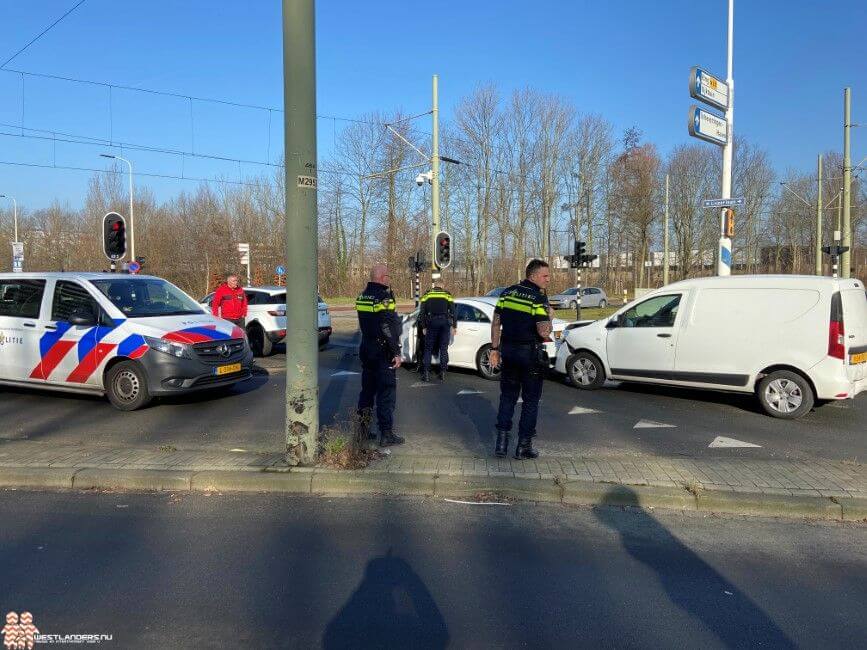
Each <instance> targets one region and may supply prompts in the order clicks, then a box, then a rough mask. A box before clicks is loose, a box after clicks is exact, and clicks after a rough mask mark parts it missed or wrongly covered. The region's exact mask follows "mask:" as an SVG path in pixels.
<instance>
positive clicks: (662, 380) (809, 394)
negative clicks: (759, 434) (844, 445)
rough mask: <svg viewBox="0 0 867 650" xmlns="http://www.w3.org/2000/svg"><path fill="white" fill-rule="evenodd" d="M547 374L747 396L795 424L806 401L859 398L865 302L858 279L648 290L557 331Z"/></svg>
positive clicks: (742, 281) (745, 280)
mask: <svg viewBox="0 0 867 650" xmlns="http://www.w3.org/2000/svg"><path fill="white" fill-rule="evenodd" d="M555 367H556V370H557V371H558V372H561V373H564V374H566V375H568V376H569V378H570V380H571V382H572V384H573V385H574V386H575V387H577V388H583V389H594V388H599V387H600V386H602V384H603V383H604V382H605V380H606V378H607V379H616V380H626V381H636V382H644V383H655V384H670V385H675V386H688V387H693V388H709V389H715V390H726V391H736V392H741V393H754V394H755V395H756V396H757V397H758V399H759V402H760V403H761V405H762V407H763V408H764V409H765V411H766V412H767V413H768V414H770V415H772V416H774V417H779V418H797V417H800V416H802V415H804V414H805V413H806V412H808V411H809V410H810V409H811V408H812V406H813V404H814V402H815V401H816V400H840V399H846V398H853V397H855V396H856V395H857V394H858V393H860V392H862V391H865V390H867V298H865V293H864V285H863V284H862V283H861V282H860V281H859V280H854V279H851V280H849V279H845V280H844V279H835V278H826V277H819V276H791V275H789V276H773V275H753V276H749V275H739V276H731V277H711V278H697V279H693V280H685V281H683V282H677V283H675V284H670V285H668V286H665V287H662V288H661V289H657V290H655V291H653V292H652V293H650V294H648V295H646V296H644V297H643V298H642V299H641V300H639V301H636V302H632V303H630V304H628V305H626V306H624V307H622V308H621V309H620V310H619V311H618V312H616V313H615V314H614V315H613V316H612V317H610V318H606V319H602V320H599V321H596V322H594V323H591V324H589V325H586V326H584V327H577V328H574V329H572V330H570V331H569V332H567V334H566V336H565V337H564V340H563V342H562V344H561V347H560V350H559V352H558V354H557V363H556V366H555Z"/></svg>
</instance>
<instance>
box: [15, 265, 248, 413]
mask: <svg viewBox="0 0 867 650" xmlns="http://www.w3.org/2000/svg"><path fill="white" fill-rule="evenodd" d="M252 367H253V353H252V352H251V351H250V346H249V344H248V342H247V338H246V335H245V334H244V331H243V330H242V329H241V328H240V327H237V326H235V325H233V324H232V323H230V322H228V321H225V320H222V319H220V318H216V317H214V316H212V315H211V314H208V313H206V312H205V311H204V310H203V309H202V307H201V306H200V305H199V304H198V303H196V301H195V300H193V299H192V298H190V297H189V296H188V295H187V294H185V293H184V292H183V291H181V290H180V289H178V288H177V287H176V286H174V285H173V284H171V283H170V282H167V281H166V280H163V279H161V278H156V277H150V276H145V275H125V274H118V273H0V384H5V385H18V386H32V387H37V388H47V389H53V390H63V391H72V392H90V393H93V392H95V393H104V394H105V395H106V396H107V397H108V399H109V401H110V402H111V403H112V404H113V405H114V406H115V407H116V408H118V409H121V410H124V411H132V410H135V409H138V408H141V407H142V406H144V405H145V404H147V403H148V402H149V401H150V400H151V398H152V397H153V396H156V395H171V394H178V393H186V392H191V391H197V390H203V389H209V388H218V387H222V386H228V385H231V384H234V383H235V382H238V381H241V380H244V379H248V378H249V377H250V376H251V374H252Z"/></svg>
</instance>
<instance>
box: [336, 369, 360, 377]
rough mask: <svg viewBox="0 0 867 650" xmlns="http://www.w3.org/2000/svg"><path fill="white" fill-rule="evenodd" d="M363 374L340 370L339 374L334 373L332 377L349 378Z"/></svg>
mask: <svg viewBox="0 0 867 650" xmlns="http://www.w3.org/2000/svg"><path fill="white" fill-rule="evenodd" d="M358 374H361V373H358V372H354V371H352V370H340V371H339V372H332V373H331V376H332V377H348V376H349V375H358Z"/></svg>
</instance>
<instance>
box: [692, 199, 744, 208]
mask: <svg viewBox="0 0 867 650" xmlns="http://www.w3.org/2000/svg"><path fill="white" fill-rule="evenodd" d="M745 202H746V201H745V200H744V197H742V196H737V197H735V198H731V199H705V200H704V201H702V205H703V206H704V207H706V208H730V207H735V206H742V205H743V204H744V203H745Z"/></svg>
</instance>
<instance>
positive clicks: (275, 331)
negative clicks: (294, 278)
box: [201, 286, 331, 357]
mask: <svg viewBox="0 0 867 650" xmlns="http://www.w3.org/2000/svg"><path fill="white" fill-rule="evenodd" d="M244 293H246V294H247V302H248V303H249V305H248V307H247V338H248V340H249V341H250V347H251V348H252V349H253V353H254V354H255V355H256V356H260V357H267V356H269V355H271V354H273V353H274V346H275V345H276V344H277V343H283V342H284V341H285V339H286V287H278V286H262V287H244ZM213 298H214V294H213V293H210V294H208V295H207V296H205V297H204V298H203V299H202V303H201V304H202V305H203V306H204V307H205V308H206V309H207V310H208V312H210V310H211V300H213ZM318 298H319V306H318V328H319V345H320V347H321V346H324V345H325V344H326V343H328V340H329V338H331V314H330V313H329V311H328V305H327V304H325V302H323V300H322V296H319V297H318Z"/></svg>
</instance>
